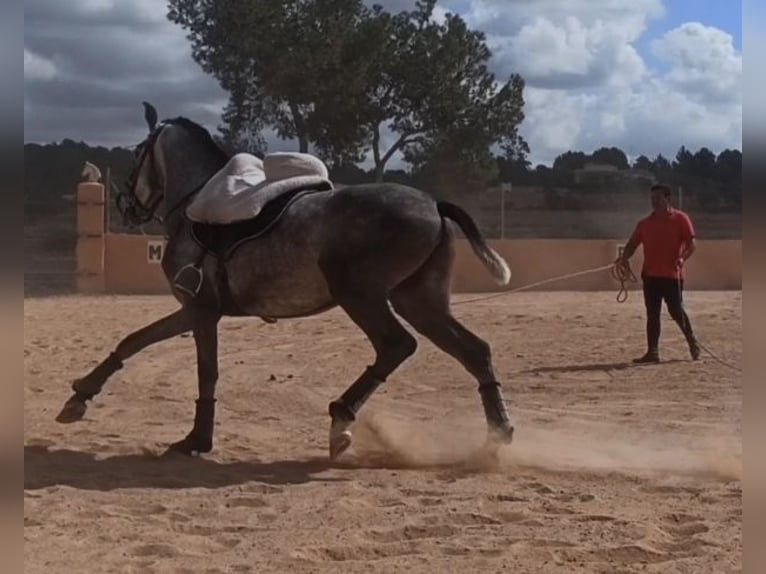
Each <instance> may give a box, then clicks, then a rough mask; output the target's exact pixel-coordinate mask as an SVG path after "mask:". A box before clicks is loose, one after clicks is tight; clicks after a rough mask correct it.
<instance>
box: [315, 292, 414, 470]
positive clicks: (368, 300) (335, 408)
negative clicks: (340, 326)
mask: <svg viewBox="0 0 766 574" xmlns="http://www.w3.org/2000/svg"><path fill="white" fill-rule="evenodd" d="M335 297H336V300H337V301H338V304H339V305H340V306H341V307H342V308H343V310H344V311H345V312H346V313H347V314H348V316H349V317H350V318H351V320H352V321H354V323H356V325H357V326H358V327H359V328H360V329H362V331H364V333H365V334H366V335H367V337H368V338H369V340H370V342H371V343H372V346H373V348H374V349H375V354H376V356H375V361H374V363H373V364H372V365H369V366H368V367H367V368H366V369H365V370H364V372H363V373H362V374H361V375H360V376H359V378H357V379H356V381H354V383H353V384H351V386H349V387H348V388H347V389H346V391H345V392H344V393H343V394H342V395H341V396H340V397H338V398H337V399H336V400H334V401H332V402H331V403H330V405H329V414H330V417H331V419H332V421H331V424H330V437H329V450H330V458H331V459H332V460H334V459H336V458H337V457H338V456H340V455H341V454H342V453H343V452H344V451H345V450H346V449H348V447H349V446H350V445H351V431H350V430H349V427H350V426H351V424H352V423H353V422H354V420H356V414H357V413H358V412H359V409H360V408H361V407H362V405H364V403H365V402H366V401H367V400H368V399H369V398H370V396H372V394H373V393H374V392H375V390H376V389H377V388H378V387H379V386H380V385H381V384H382V383H384V382H385V381H386V379H387V378H388V377H389V376H390V375H391V374H392V373H393V372H394V371H395V370H396V368H397V367H399V365H401V364H402V363H403V362H404V361H406V360H407V358H408V357H410V356H411V355H413V354H414V353H415V351H416V349H417V341H416V339H415V337H413V336H412V335H411V334H410V333H408V332H407V330H406V329H405V328H404V327H403V326H402V324H401V323H400V322H399V321H398V320H397V319H396V317H395V316H394V314H393V313H392V312H391V309H390V308H389V306H388V301H387V299H386V296H385V294H384V293H377V294H371V293H364V292H363V293H353V294H352V293H342V294H335Z"/></svg>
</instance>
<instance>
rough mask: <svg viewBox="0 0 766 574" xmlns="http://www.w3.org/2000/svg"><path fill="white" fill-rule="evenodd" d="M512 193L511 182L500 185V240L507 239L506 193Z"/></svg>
mask: <svg viewBox="0 0 766 574" xmlns="http://www.w3.org/2000/svg"><path fill="white" fill-rule="evenodd" d="M507 191H511V183H510V182H502V183H501V184H500V239H505V192H507Z"/></svg>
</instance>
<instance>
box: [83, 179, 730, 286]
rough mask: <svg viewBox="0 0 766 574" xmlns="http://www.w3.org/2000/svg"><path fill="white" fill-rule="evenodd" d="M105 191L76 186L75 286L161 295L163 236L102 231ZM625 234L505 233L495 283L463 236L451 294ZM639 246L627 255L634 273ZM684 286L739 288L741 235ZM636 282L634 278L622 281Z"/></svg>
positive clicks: (515, 279)
mask: <svg viewBox="0 0 766 574" xmlns="http://www.w3.org/2000/svg"><path fill="white" fill-rule="evenodd" d="M104 203H105V202H104V190H103V186H101V184H96V183H83V184H81V185H80V186H79V189H78V244H77V267H78V290H79V291H80V292H88V293H113V294H166V293H169V288H168V286H167V281H166V280H165V277H164V275H163V273H162V268H161V265H160V263H161V260H162V255H163V252H164V246H165V241H164V239H163V238H162V237H156V236H147V235H128V234H114V233H107V231H106V229H105V225H104ZM624 242H625V239H612V240H608V239H607V240H604V239H593V240H587V239H504V240H492V241H490V245H491V246H492V247H493V249H495V250H496V251H497V252H498V253H500V254H501V255H502V256H503V257H505V259H506V261H507V262H508V264H509V266H510V268H511V271H512V279H511V283H510V285H508V286H506V287H502V288H501V287H500V286H498V285H497V284H496V283H495V282H494V280H493V279H492V277H491V276H490V275H489V273H488V272H487V270H486V269H485V268H484V267H483V266H482V264H481V262H480V261H479V259H478V258H477V257H476V256H475V255H474V254H473V252H472V250H471V247H470V245H469V244H468V242H467V241H465V240H463V239H460V240H458V242H457V245H456V262H455V273H454V278H453V284H452V290H453V292H455V293H467V292H489V291H499V290H501V289H514V288H518V287H522V286H527V285H530V284H533V283H537V282H539V281H544V280H547V279H549V278H552V277H559V276H563V275H568V274H573V273H579V272H581V271H584V270H588V269H595V268H597V267H601V266H604V265H608V264H609V263H611V262H612V261H613V260H614V259H615V258H616V257H617V254H618V252H619V249H620V248H621V246H622V245H623V244H624ZM641 263H642V254H641V249H639V250H638V252H637V253H636V255H635V256H634V257H633V260H632V268H633V270H634V272H635V273H636V275H638V274H639V273H640V269H641ZM686 275H687V281H686V288H687V289H690V290H739V289H741V287H742V241H741V240H705V239H700V240H698V249H697V253H695V255H694V257H693V258H692V259H691V260H690V261H689V263H688V265H687V271H686ZM618 287H619V283H617V282H616V281H615V280H614V279H613V278H612V277H611V275H610V273H609V272H608V271H602V272H599V273H594V274H590V275H583V276H577V277H571V278H568V279H564V280H561V281H556V282H552V283H548V284H545V285H541V286H539V287H534V288H533V289H532V290H582V291H591V290H593V291H599V290H616V289H617V288H618ZM629 288H631V289H638V288H640V283H634V284H631V285H629Z"/></svg>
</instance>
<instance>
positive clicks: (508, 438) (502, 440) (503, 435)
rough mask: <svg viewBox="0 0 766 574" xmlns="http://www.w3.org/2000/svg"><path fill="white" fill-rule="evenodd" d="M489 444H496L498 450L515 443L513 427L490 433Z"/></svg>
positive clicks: (497, 429)
mask: <svg viewBox="0 0 766 574" xmlns="http://www.w3.org/2000/svg"><path fill="white" fill-rule="evenodd" d="M487 442H488V443H492V444H496V445H497V446H498V448H499V447H500V446H503V445H509V444H511V443H512V442H513V427H512V426H510V425H509V426H507V427H503V428H494V429H491V430H490V432H489V436H488V437H487Z"/></svg>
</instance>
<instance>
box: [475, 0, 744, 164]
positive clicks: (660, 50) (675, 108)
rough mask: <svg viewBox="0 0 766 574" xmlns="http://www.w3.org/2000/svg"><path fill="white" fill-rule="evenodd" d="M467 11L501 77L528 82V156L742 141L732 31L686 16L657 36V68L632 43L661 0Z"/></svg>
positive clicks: (578, 1) (533, 1)
mask: <svg viewBox="0 0 766 574" xmlns="http://www.w3.org/2000/svg"><path fill="white" fill-rule="evenodd" d="M469 6H470V9H469V11H468V12H467V13H466V14H465V15H464V17H465V18H466V20H467V21H468V22H469V25H471V26H472V27H474V28H478V29H481V30H484V31H485V32H486V33H487V35H488V36H487V38H488V44H489V45H490V48H491V49H492V51H493V60H492V63H491V67H492V69H493V71H494V72H495V73H496V74H497V75H498V77H499V78H500V79H503V78H505V77H507V75H508V74H509V73H511V72H518V73H520V74H521V75H522V76H523V77H524V79H525V80H526V83H527V88H526V90H525V94H524V97H525V115H526V119H525V121H524V123H523V124H522V126H521V132H522V134H523V136H524V137H525V138H526V139H527V141H528V142H529V144H530V148H531V158H530V159H531V161H532V162H533V164H535V163H546V164H550V163H551V162H552V160H553V159H554V158H555V156H556V155H558V154H560V153H562V152H564V151H567V150H570V149H579V150H582V151H586V152H589V151H593V150H594V149H596V148H598V147H601V146H613V145H614V146H618V147H620V148H622V149H623V150H624V151H625V152H626V153H627V154H628V155H629V156H632V157H635V156H637V155H640V154H642V153H644V154H647V155H650V156H652V157H653V156H655V155H656V154H657V153H662V154H663V155H666V156H673V155H675V152H676V151H677V150H678V148H679V147H680V146H681V145H686V146H687V147H690V148H693V149H695V148H697V147H701V146H703V145H704V146H708V147H710V148H711V149H714V150H715V149H722V148H724V147H741V144H740V141H741V132H742V128H741V125H742V122H741V97H742V95H741V81H742V56H741V54H739V53H737V52H736V50H735V48H734V45H733V41H732V37H731V36H730V35H729V34H726V33H725V32H723V31H721V30H719V29H716V28H714V27H710V26H703V25H701V24H699V23H693V22H689V23H685V24H683V25H681V26H679V27H677V28H675V29H673V30H670V31H669V32H667V33H666V34H665V35H664V36H662V38H659V39H657V40H656V41H655V42H654V43H653V45H652V49H653V54H654V55H655V56H656V57H657V58H659V59H660V60H662V61H663V63H664V64H665V65H666V66H667V68H666V70H664V71H656V70H651V69H649V68H648V67H647V65H646V63H645V62H644V59H643V58H642V57H641V55H640V54H639V53H638V51H637V49H636V47H635V44H636V42H637V41H638V40H639V39H641V38H642V35H643V34H645V32H646V28H647V25H648V23H649V21H650V20H651V19H653V18H657V17H661V16H662V15H664V7H663V5H662V2H661V1H660V0H636V1H634V2H623V1H620V0H587V1H586V0H517V1H514V2H505V1H501V0H471V1H470V2H469Z"/></svg>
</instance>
